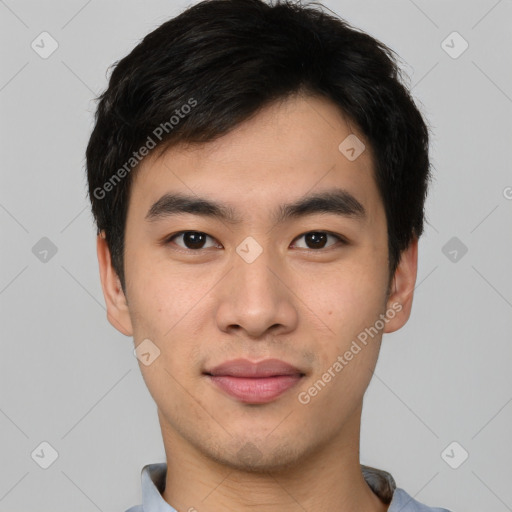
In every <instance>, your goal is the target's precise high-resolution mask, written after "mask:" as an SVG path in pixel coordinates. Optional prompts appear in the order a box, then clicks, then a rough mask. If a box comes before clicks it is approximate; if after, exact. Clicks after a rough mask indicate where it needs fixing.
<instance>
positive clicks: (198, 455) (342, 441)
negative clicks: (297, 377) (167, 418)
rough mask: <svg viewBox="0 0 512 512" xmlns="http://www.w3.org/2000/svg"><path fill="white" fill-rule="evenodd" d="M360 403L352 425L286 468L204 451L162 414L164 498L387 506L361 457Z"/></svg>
mask: <svg viewBox="0 0 512 512" xmlns="http://www.w3.org/2000/svg"><path fill="white" fill-rule="evenodd" d="M360 413H361V410H360V409H359V411H358V414H357V415H356V417H355V418H354V419H353V420H351V423H352V425H347V426H346V427H347V428H344V429H342V430H343V431H340V433H339V435H338V436H337V437H336V439H333V440H331V442H330V443H329V444H326V445H324V446H320V447H314V449H312V450H311V453H309V454H303V455H302V456H301V458H300V459H298V460H297V461H296V463H294V464H293V465H291V466H290V467H287V468H286V469H282V468H281V469H279V470H276V471H267V472H250V471H243V470H240V469H237V468H233V467H229V466H228V465H226V464H222V462H221V461H218V460H213V459H212V458H211V457H208V455H207V454H205V453H204V452H200V451H198V450H197V449H196V448H195V447H194V446H192V445H191V444H190V443H189V442H188V441H187V440H186V439H184V438H183V437H181V436H180V435H179V434H178V433H177V432H176V431H174V430H172V429H171V428H170V427H169V425H168V424H165V423H164V422H163V421H164V420H163V418H162V417H160V422H161V426H162V433H163V439H164V446H165V451H166V455H167V457H166V458H167V476H166V486H165V490H164V492H163V493H162V497H163V498H164V500H165V501H166V502H167V503H169V504H170V505H171V506H173V507H174V508H175V509H176V510H179V511H190V512H194V511H205V510H207V511H208V512H221V511H222V512H224V511H226V510H236V511H237V512H249V511H250V512H254V510H255V508H256V509H257V510H258V512H278V511H279V512H292V511H293V512H297V511H304V510H307V511H309V512H317V511H327V510H329V511H331V510H336V511H339V512H355V511H358V510H365V511H366V512H385V511H387V510H388V505H385V504H384V503H382V502H381V501H380V499H379V498H378V497H377V495H375V494H374V493H373V491H372V490H371V489H370V487H369V486H368V484H367V483H366V481H365V479H364V477H363V475H362V473H361V469H360V462H359V428H360Z"/></svg>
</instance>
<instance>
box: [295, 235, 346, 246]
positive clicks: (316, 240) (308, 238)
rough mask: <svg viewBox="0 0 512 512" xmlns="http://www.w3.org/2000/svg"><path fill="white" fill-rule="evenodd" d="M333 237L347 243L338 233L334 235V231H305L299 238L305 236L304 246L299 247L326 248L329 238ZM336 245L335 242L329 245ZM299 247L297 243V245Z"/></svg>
mask: <svg viewBox="0 0 512 512" xmlns="http://www.w3.org/2000/svg"><path fill="white" fill-rule="evenodd" d="M329 237H330V238H332V239H335V241H336V240H337V241H339V242H342V243H345V241H344V240H343V239H342V238H341V237H339V236H338V235H334V234H332V233H327V232H326V231H310V232H309V233H304V234H303V235H301V236H300V237H298V238H297V240H299V239H301V238H304V243H305V247H304V246H298V248H299V249H324V248H325V247H326V246H327V245H326V244H327V241H328V239H329ZM332 245H335V243H331V244H330V245H328V246H327V247H331V246H332ZM295 246H296V247H297V245H295Z"/></svg>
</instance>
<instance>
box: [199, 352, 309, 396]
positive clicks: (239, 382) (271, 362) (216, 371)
mask: <svg viewBox="0 0 512 512" xmlns="http://www.w3.org/2000/svg"><path fill="white" fill-rule="evenodd" d="M203 373H204V375H206V376H207V377H208V378H209V379H210V381H211V382H212V383H213V384H214V385H215V386H217V387H219V388H220V389H221V390H223V391H224V392H225V393H227V394H228V395H230V396H231V397H233V398H236V399H237V400H239V401H241V402H244V403H253V404H262V403H267V402H271V401H273V400H275V399H276V398H278V397H279V396H280V395H282V394H283V393H285V392H286V391H288V390H289V389H290V388H292V387H294V386H295V385H296V384H297V383H298V382H299V381H300V380H301V379H302V377H304V372H302V371H301V370H300V369H298V368H296V367H295V366H293V365H291V364H289V363H286V362H284V361H281V360H279V359H266V360H263V361H259V362H257V363H256V362H252V361H249V360H248V359H233V360H232V361H226V362H224V363H222V364H220V365H218V366H216V367H214V368H212V369H211V370H207V371H205V372H203Z"/></svg>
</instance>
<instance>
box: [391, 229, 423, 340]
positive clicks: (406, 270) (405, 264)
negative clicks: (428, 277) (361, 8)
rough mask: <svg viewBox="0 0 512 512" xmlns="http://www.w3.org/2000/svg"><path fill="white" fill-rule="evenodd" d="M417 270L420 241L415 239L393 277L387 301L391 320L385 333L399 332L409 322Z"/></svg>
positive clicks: (404, 252)
mask: <svg viewBox="0 0 512 512" xmlns="http://www.w3.org/2000/svg"><path fill="white" fill-rule="evenodd" d="M417 270H418V239H417V238H414V239H413V241H412V242H411V244H410V245H409V247H408V248H407V249H405V251H403V252H402V254H401V257H400V263H399V264H398V267H397V269H396V271H395V275H394V276H393V282H392V285H391V293H390V295H389V297H388V301H387V309H386V316H387V317H388V319H389V320H388V321H387V322H386V326H385V328H384V332H385V333H390V332H394V331H397V330H398V329H400V328H401V327H403V326H404V325H405V324H406V323H407V320H409V316H410V314H411V308H412V301H413V295H414V287H415V285H416V275H417Z"/></svg>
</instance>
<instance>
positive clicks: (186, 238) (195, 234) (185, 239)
mask: <svg viewBox="0 0 512 512" xmlns="http://www.w3.org/2000/svg"><path fill="white" fill-rule="evenodd" d="M175 239H178V240H179V239H181V243H177V242H176V245H177V246H178V247H182V248H183V249H190V250H199V249H206V248H208V247H215V244H211V245H208V246H206V245H205V244H206V241H207V239H211V240H213V238H212V237H211V236H209V235H207V234H206V233H202V232H201V231H182V232H181V233H176V234H175V235H173V236H172V237H171V238H169V239H168V243H171V242H172V241H174V240H175Z"/></svg>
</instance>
